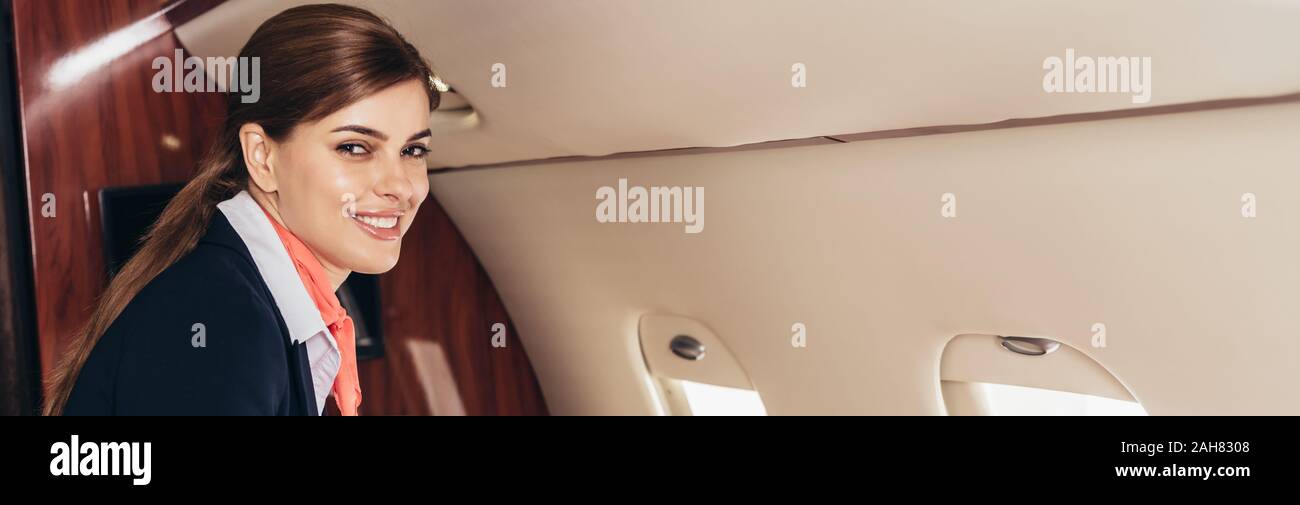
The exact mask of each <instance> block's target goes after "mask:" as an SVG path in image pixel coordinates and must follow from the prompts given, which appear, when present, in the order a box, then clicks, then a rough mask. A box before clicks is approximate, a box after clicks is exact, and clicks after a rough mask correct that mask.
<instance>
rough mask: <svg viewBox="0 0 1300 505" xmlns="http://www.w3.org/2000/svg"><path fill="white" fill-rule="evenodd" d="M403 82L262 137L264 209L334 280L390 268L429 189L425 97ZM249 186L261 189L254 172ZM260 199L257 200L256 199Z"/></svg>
mask: <svg viewBox="0 0 1300 505" xmlns="http://www.w3.org/2000/svg"><path fill="white" fill-rule="evenodd" d="M423 86H425V84H424V83H423V82H420V81H417V80H410V81H407V82H405V83H402V84H397V85H394V86H392V87H389V88H388V89H385V90H383V91H380V92H378V93H375V94H374V95H372V96H370V97H367V98H365V99H363V100H360V101H358V102H356V103H353V104H352V105H349V106H348V107H345V108H343V109H341V110H339V111H337V112H335V113H333V114H330V115H329V116H327V117H325V118H324V119H321V120H320V121H316V122H314V123H303V124H300V125H298V126H297V127H296V128H294V129H293V131H292V132H291V133H290V134H289V136H288V138H286V139H285V140H284V141H283V142H278V143H277V142H273V141H267V143H268V144H269V146H268V148H267V149H268V150H267V155H266V158H265V159H266V164H265V165H266V166H267V167H269V169H268V170H266V172H265V173H264V174H262V178H264V179H265V178H268V177H269V178H270V179H272V180H271V181H270V182H271V184H272V185H273V186H274V192H271V191H265V190H266V188H265V187H263V188H261V189H263V190H264V193H265V194H264V195H263V196H264V197H265V198H266V200H269V202H266V201H264V203H263V204H264V205H266V204H267V203H270V205H271V206H272V207H274V212H272V215H276V214H278V215H279V217H280V220H281V222H282V223H283V224H284V226H285V227H286V228H288V229H289V231H291V232H293V234H294V235H296V236H297V237H298V238H299V239H301V240H302V241H303V242H304V243H306V244H307V246H308V247H309V248H311V250H312V252H314V253H315V254H316V257H317V259H319V260H320V262H321V264H322V266H324V267H325V269H326V271H327V272H328V273H329V274H330V276H331V277H335V278H336V282H342V280H341V278H342V277H346V275H347V272H361V273H382V272H386V271H388V270H389V269H391V268H393V266H394V265H396V264H397V258H398V256H399V254H400V252H401V247H402V236H403V235H404V234H405V233H406V230H407V229H409V228H410V227H411V222H413V221H414V220H415V212H416V210H418V209H419V207H420V204H421V203H422V202H424V198H425V197H426V196H427V195H428V193H429V179H428V176H427V170H426V168H425V166H426V165H425V159H424V158H425V154H426V153H428V151H429V141H430V137H429V136H430V134H429V115H428V110H429V99H428V95H426V94H425V91H424V88H423ZM250 173H253V175H254V177H253V178H254V185H255V186H262V182H261V181H259V177H258V175H257V174H256V170H253V169H251V168H250ZM259 200H260V199H259Z"/></svg>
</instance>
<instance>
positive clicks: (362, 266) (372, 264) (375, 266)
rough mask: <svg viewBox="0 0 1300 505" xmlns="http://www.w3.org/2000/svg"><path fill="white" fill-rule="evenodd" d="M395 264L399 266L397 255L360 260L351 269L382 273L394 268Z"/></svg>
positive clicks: (365, 272) (362, 272) (366, 272)
mask: <svg viewBox="0 0 1300 505" xmlns="http://www.w3.org/2000/svg"><path fill="white" fill-rule="evenodd" d="M395 266H397V256H393V257H391V258H371V259H369V260H367V261H363V262H358V263H357V264H356V265H355V266H353V267H352V268H350V269H349V270H352V271H353V272H356V273H359V274H382V273H387V272H388V271H389V270H392V269H393V267H395Z"/></svg>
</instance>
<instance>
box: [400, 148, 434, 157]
mask: <svg viewBox="0 0 1300 505" xmlns="http://www.w3.org/2000/svg"><path fill="white" fill-rule="evenodd" d="M427 154H429V148H427V147H424V146H422V145H413V146H407V147H406V149H403V150H402V156H403V157H407V158H414V159H417V160H419V159H424V157H425V155H427Z"/></svg>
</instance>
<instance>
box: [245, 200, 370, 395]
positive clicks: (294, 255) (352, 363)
mask: <svg viewBox="0 0 1300 505" xmlns="http://www.w3.org/2000/svg"><path fill="white" fill-rule="evenodd" d="M262 212H266V209H262ZM266 218H267V219H269V220H271V225H272V226H274V227H275V233H276V234H278V235H280V242H283V243H284V248H285V250H287V251H289V259H291V260H293V266H294V268H296V269H297V270H298V277H301V278H302V283H303V286H305V287H306V288H307V294H309V295H311V299H312V301H314V302H316V309H317V310H319V311H320V318H321V320H322V321H325V324H326V325H327V326H329V331H330V334H332V335H334V340H335V341H336V342H338V346H339V356H340V357H341V358H342V360H343V363H341V364H340V365H339V373H338V375H336V376H335V377H334V387H333V393H334V402H335V403H337V404H338V406H339V412H340V413H342V414H343V415H345V416H355V415H357V409H358V408H360V407H361V382H360V381H359V380H358V379H357V336H356V330H355V328H354V327H353V326H352V318H351V317H348V312H347V311H346V310H344V309H343V305H341V304H339V298H338V296H335V295H334V290H333V289H332V288H331V287H330V281H329V278H328V277H327V276H326V275H325V267H322V266H321V264H320V261H318V260H317V259H316V256H315V255H314V254H312V252H311V250H310V249H308V248H307V244H304V243H303V242H302V241H301V240H298V237H296V236H294V234H293V233H292V232H290V231H289V230H287V229H285V227H284V226H282V225H280V223H279V222H277V221H276V220H275V218H273V217H271V214H270V213H267V214H266Z"/></svg>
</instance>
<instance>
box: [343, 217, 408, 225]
mask: <svg viewBox="0 0 1300 505" xmlns="http://www.w3.org/2000/svg"><path fill="white" fill-rule="evenodd" d="M353 219H356V220H357V221H361V222H363V223H366V224H368V225H370V226H374V227H375V228H392V227H394V226H397V218H395V217H373V216H356V217H354V218H353Z"/></svg>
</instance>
